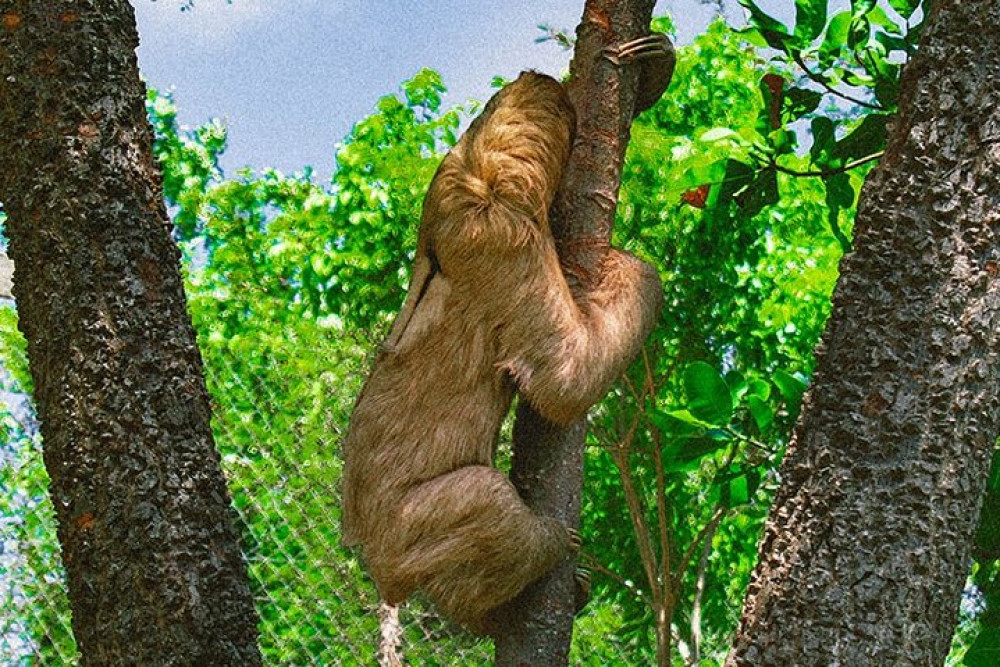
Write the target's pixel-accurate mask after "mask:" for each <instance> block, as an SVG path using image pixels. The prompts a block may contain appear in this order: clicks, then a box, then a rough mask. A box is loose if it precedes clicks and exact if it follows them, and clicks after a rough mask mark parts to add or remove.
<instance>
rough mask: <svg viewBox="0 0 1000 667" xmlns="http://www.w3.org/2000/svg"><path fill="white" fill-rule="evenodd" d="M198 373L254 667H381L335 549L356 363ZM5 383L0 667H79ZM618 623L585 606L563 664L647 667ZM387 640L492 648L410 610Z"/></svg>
mask: <svg viewBox="0 0 1000 667" xmlns="http://www.w3.org/2000/svg"><path fill="white" fill-rule="evenodd" d="M210 346H211V343H209V347H210ZM0 347H2V349H0V353H4V354H6V355H8V356H7V357H6V358H4V359H2V360H0V361H2V363H3V365H4V366H5V367H11V366H16V367H19V368H23V367H24V363H23V362H24V360H23V359H11V358H10V356H9V355H11V354H13V355H23V351H20V350H18V349H16V348H15V347H12V346H0ZM273 352H274V350H272V353H273ZM205 360H206V377H207V380H208V384H209V388H210V393H211V394H212V398H213V406H212V407H213V429H214V431H215V438H216V444H217V446H218V447H219V449H220V451H221V453H222V460H223V467H224V470H225V472H226V475H227V478H228V480H229V484H230V490H231V493H232V496H233V503H234V506H235V508H236V511H237V513H238V515H239V518H240V521H241V529H242V533H243V545H244V549H245V553H246V558H247V562H248V566H249V574H250V581H251V587H252V590H253V594H254V598H255V602H256V607H257V610H258V613H259V615H260V626H259V628H260V644H261V649H262V651H263V654H264V659H265V664H269V665H374V664H378V661H379V655H378V654H379V644H380V637H381V634H382V632H381V630H382V628H381V627H380V615H379V613H378V599H377V595H376V592H375V589H374V586H373V585H372V583H371V582H370V580H369V579H368V577H367V576H366V574H365V573H364V570H363V566H362V563H361V562H360V561H359V558H358V555H357V554H356V553H355V552H353V551H350V550H346V549H343V548H342V547H341V546H340V540H339V509H338V508H339V500H338V494H339V491H338V480H339V476H340V459H339V457H338V455H337V439H338V433H339V429H340V428H342V427H343V425H344V424H346V423H347V422H346V415H347V413H348V411H349V408H350V401H351V397H352V396H353V394H354V391H355V387H354V386H352V384H351V383H354V384H356V383H357V381H358V380H357V378H358V377H360V374H359V373H358V367H359V366H361V365H362V364H363V362H362V361H358V360H354V361H351V360H344V359H340V360H337V359H326V360H325V361H326V362H327V363H326V364H324V365H325V366H326V367H327V368H331V367H334V368H341V366H343V368H341V370H342V371H343V374H341V373H332V372H330V371H329V370H326V371H324V370H319V371H316V372H315V373H313V376H312V377H309V375H310V373H311V372H312V371H310V370H309V369H308V368H307V369H303V368H301V367H299V366H298V364H299V363H300V362H299V360H296V359H291V358H282V357H281V356H280V354H278V355H275V354H269V355H267V356H266V357H265V356H262V357H260V358H257V359H251V360H248V359H247V358H246V357H245V356H241V355H239V354H236V353H234V352H232V351H227V352H220V351H219V350H218V349H214V350H213V349H208V350H206V354H205ZM248 367H251V368H253V372H248ZM303 377H305V378H306V379H307V380H308V381H309V382H308V383H307V384H308V391H305V392H303V391H301V389H302V381H303ZM2 384H3V393H2V401H0V427H2V431H0V666H8V665H25V666H26V665H72V664H76V663H77V661H78V658H77V651H76V645H75V643H74V641H73V636H72V631H71V626H70V612H69V603H68V600H67V597H66V592H65V585H64V579H63V571H62V565H61V562H60V556H59V547H58V542H57V540H56V522H55V515H54V511H53V508H52V504H51V501H50V500H49V497H48V493H47V484H48V478H47V476H46V473H45V468H44V465H43V462H42V457H41V438H40V436H39V431H38V424H37V421H36V419H35V416H34V410H33V407H32V405H31V401H30V398H29V397H28V396H27V395H26V394H25V393H24V391H23V386H22V385H21V384H20V383H19V382H18V381H17V380H16V378H15V377H14V376H13V375H12V374H11V373H10V372H6V371H5V372H3V373H2ZM293 385H294V386H293ZM290 402H296V404H295V405H294V406H292V405H290ZM620 624H621V618H620V614H617V613H616V610H615V609H614V607H613V605H601V604H592V605H591V607H590V608H588V611H587V612H585V613H584V615H583V616H582V617H581V618H580V619H578V622H577V626H576V627H577V632H576V639H575V645H574V647H573V658H572V661H573V664H584V665H605V664H648V663H649V661H650V659H651V655H650V654H649V653H648V649H647V648H643V647H640V646H636V645H633V644H631V643H630V642H628V641H621V640H619V639H618V638H617V634H618V633H617V632H616V628H617V627H619V626H620ZM398 628H399V631H400V637H399V641H398V654H399V657H401V658H402V659H403V661H404V664H410V665H486V664H490V662H491V661H492V657H491V656H492V645H491V642H489V641H488V640H482V639H478V638H476V637H472V636H470V635H468V634H465V633H463V632H461V631H459V630H457V629H456V628H455V627H454V626H452V625H450V624H448V623H447V622H445V621H443V620H442V619H441V618H439V617H438V616H437V615H436V614H435V613H434V612H433V610H432V607H431V606H430V605H429V604H426V603H425V602H424V601H422V600H420V599H419V598H418V599H416V600H413V601H411V602H408V603H407V604H405V605H403V606H402V608H401V609H400V610H399V624H398Z"/></svg>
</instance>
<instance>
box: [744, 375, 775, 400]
mask: <svg viewBox="0 0 1000 667" xmlns="http://www.w3.org/2000/svg"><path fill="white" fill-rule="evenodd" d="M748 393H749V394H751V395H752V396H756V397H758V398H760V399H763V400H765V401H766V400H767V399H768V398H770V396H771V385H770V384H768V383H767V382H764V381H763V380H754V381H752V382H751V383H750V389H749V391H748Z"/></svg>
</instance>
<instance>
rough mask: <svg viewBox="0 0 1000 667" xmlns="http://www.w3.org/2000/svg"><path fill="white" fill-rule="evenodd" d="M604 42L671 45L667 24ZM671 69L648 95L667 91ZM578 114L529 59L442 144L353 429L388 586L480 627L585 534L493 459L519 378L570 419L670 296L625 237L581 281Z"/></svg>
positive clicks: (615, 371)
mask: <svg viewBox="0 0 1000 667" xmlns="http://www.w3.org/2000/svg"><path fill="white" fill-rule="evenodd" d="M606 55H607V57H608V58H609V59H611V60H612V61H613V62H616V63H617V62H631V61H635V60H637V59H639V58H643V57H647V56H650V57H654V58H655V57H658V58H668V59H669V61H670V64H671V66H672V62H673V60H672V50H671V48H670V44H669V42H668V41H666V38H665V37H663V36H662V35H652V36H649V37H646V38H642V39H640V40H636V41H634V42H631V43H628V44H625V45H622V47H621V48H620V49H617V50H616V51H615V52H614V53H610V54H606ZM644 69H645V67H644ZM661 73H662V71H661ZM668 78H669V77H668ZM659 79H660V80H659V81H657V82H654V84H653V88H654V90H652V91H649V90H648V89H647V90H645V91H643V90H642V89H641V90H640V97H639V102H638V104H637V109H638V110H641V109H642V108H643V107H644V106H648V105H649V104H651V103H652V101H655V99H657V98H658V97H659V95H660V93H662V92H663V88H664V87H665V81H663V80H662V79H663V77H662V76H660V77H659ZM637 112H638V111H637ZM575 128H576V120H575V113H574V111H573V107H572V105H571V104H570V101H569V98H568V97H567V95H566V91H565V89H564V88H563V86H562V85H561V84H560V83H559V82H558V81H556V80H555V79H553V78H551V77H548V76H545V75H542V74H538V73H535V72H525V73H523V74H521V75H520V77H518V79H517V80H516V81H514V82H513V83H511V84H509V85H508V86H506V87H505V88H503V89H502V90H501V91H500V92H498V93H497V94H496V95H494V96H493V98H492V99H491V100H490V101H489V102H488V103H487V104H486V106H485V108H484V110H483V112H482V114H481V115H480V116H479V117H478V118H477V119H476V120H474V121H473V123H472V124H471V126H470V127H469V129H468V130H467V131H466V133H465V134H464V135H463V137H462V138H461V140H460V141H459V142H458V143H457V144H456V145H455V146H454V147H453V148H452V149H451V151H450V152H449V153H448V155H447V156H446V157H445V158H444V161H443V162H442V163H441V166H440V167H439V168H438V171H437V173H436V174H435V176H434V179H433V180H432V182H431V185H430V188H429V190H428V192H427V195H426V198H425V200H424V206H423V215H422V218H421V223H420V230H419V237H418V242H417V253H416V258H415V262H414V266H413V275H412V280H411V283H410V288H409V292H408V294H407V297H406V300H405V302H404V304H403V307H402V310H401V311H400V313H399V315H398V316H397V318H396V320H395V322H394V324H393V326H392V328H391V330H390V332H389V335H388V339H387V340H386V341H385V343H384V344H383V346H382V348H381V349H380V351H379V353H378V355H377V357H376V359H375V363H374V366H373V369H372V371H371V374H370V376H369V377H368V379H367V381H366V383H365V385H364V387H363V389H362V391H361V394H360V395H359V397H358V399H357V402H356V404H355V407H354V411H353V414H352V417H351V423H350V428H349V431H348V434H347V436H346V437H345V440H344V442H343V452H344V477H343V494H344V505H343V512H342V520H343V534H344V542H345V543H346V544H348V545H351V544H360V545H361V547H362V551H363V555H364V559H365V562H366V563H367V566H368V569H369V571H370V573H371V575H372V577H373V579H374V580H375V582H376V585H377V587H378V590H379V594H380V595H381V596H382V598H383V599H384V600H385V601H386V602H388V603H390V604H398V603H399V602H401V601H402V600H404V599H405V598H407V597H408V596H409V595H410V594H411V593H412V592H414V591H415V590H417V589H422V590H423V591H424V592H425V593H426V594H427V595H428V596H429V597H430V598H431V600H432V601H433V602H434V603H435V605H436V606H437V607H438V609H439V610H440V611H442V612H443V613H444V614H445V615H446V616H448V617H449V618H451V619H452V620H454V621H456V622H458V623H459V624H461V625H463V626H465V627H466V628H468V629H471V630H473V631H474V632H485V631H487V630H486V627H487V620H488V617H489V614H490V612H491V611H492V610H494V609H495V608H496V607H498V606H500V605H501V604H503V603H505V602H507V601H508V600H511V599H512V598H513V597H515V596H516V595H517V594H518V593H519V592H520V591H521V590H522V589H524V588H525V586H527V585H528V584H530V583H531V582H533V581H534V580H536V579H538V578H540V577H541V576H543V575H545V574H546V573H548V572H549V571H550V570H552V569H553V568H554V567H555V566H556V565H557V564H558V563H559V562H560V561H562V560H563V559H565V558H567V557H569V556H571V555H572V554H573V553H574V552H575V551H576V549H577V548H578V547H579V544H580V542H579V537H578V535H577V534H576V532H575V531H574V530H572V529H570V528H569V527H567V526H566V525H564V524H563V523H561V522H559V521H557V520H556V519H553V518H550V517H544V516H539V515H538V514H535V513H534V512H533V511H532V510H530V509H529V508H528V507H527V506H526V505H525V504H524V502H523V501H522V499H521V498H520V497H519V495H518V493H517V491H516V490H515V488H514V486H513V485H512V484H511V482H510V480H509V479H508V478H507V476H506V475H505V474H503V473H502V472H500V471H498V470H497V469H496V468H495V467H493V460H494V454H495V450H496V446H497V442H498V438H499V432H500V428H501V423H502V421H503V419H504V417H505V416H506V414H507V413H508V411H509V409H510V406H511V402H512V399H513V397H514V394H515V392H517V393H519V395H520V397H521V400H526V401H528V402H529V403H530V404H531V405H532V406H533V407H534V408H535V409H536V410H537V411H538V412H539V414H541V415H542V416H544V417H545V418H547V419H548V420H550V421H552V422H554V423H557V424H567V423H571V422H573V421H575V420H578V419H581V418H582V417H584V416H585V414H586V411H587V410H588V408H589V407H590V406H591V405H593V404H594V403H595V402H597V401H598V400H600V399H601V398H602V396H603V395H604V394H605V393H606V392H607V390H608V389H609V387H610V386H611V384H612V383H613V382H614V380H615V379H616V378H617V377H618V376H619V375H620V374H621V373H622V372H623V371H624V369H625V367H626V366H627V364H628V363H629V362H630V361H631V360H632V359H633V358H634V357H635V355H636V354H638V352H639V350H640V348H641V346H642V343H643V341H644V340H645V338H646V336H647V334H648V333H649V331H650V330H651V329H652V327H653V325H654V323H655V321H656V318H657V316H658V313H659V309H660V305H661V301H662V287H661V284H660V281H659V277H658V275H657V272H656V270H655V269H654V268H653V267H651V266H649V265H647V264H645V263H643V262H641V261H639V260H638V259H636V258H635V257H632V256H631V255H628V254H626V253H624V252H621V251H619V250H615V249H610V250H609V251H608V253H607V255H606V257H605V258H604V260H603V263H602V265H601V270H600V279H599V281H598V284H597V286H596V287H595V288H594V289H592V290H591V291H585V292H583V293H580V292H579V291H577V292H572V291H571V290H570V288H569V286H568V284H567V281H566V278H565V276H564V274H563V272H562V270H561V268H560V264H559V257H558V255H557V253H556V245H555V241H554V239H553V236H552V232H551V230H550V227H549V218H548V215H549V209H550V207H551V205H552V202H553V199H554V197H555V193H556V190H557V188H558V187H559V181H560V178H561V176H562V173H563V169H564V167H565V165H566V162H567V159H568V157H569V154H570V149H571V147H572V143H573V138H574V134H575Z"/></svg>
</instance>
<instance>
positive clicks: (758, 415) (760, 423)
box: [747, 394, 774, 431]
mask: <svg viewBox="0 0 1000 667" xmlns="http://www.w3.org/2000/svg"><path fill="white" fill-rule="evenodd" d="M747 403H748V404H749V405H750V414H751V415H753V420H754V422H756V424H757V430H759V431H764V430H765V429H766V428H767V427H768V426H770V425H771V423H772V422H773V421H774V410H772V409H771V406H770V405H768V403H767V401H765V400H764V399H762V398H760V397H759V396H756V395H753V394H751V395H750V396H748V397H747Z"/></svg>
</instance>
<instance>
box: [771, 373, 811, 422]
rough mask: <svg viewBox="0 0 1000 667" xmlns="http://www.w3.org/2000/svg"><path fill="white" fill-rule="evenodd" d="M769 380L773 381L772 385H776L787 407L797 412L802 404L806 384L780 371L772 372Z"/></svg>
mask: <svg viewBox="0 0 1000 667" xmlns="http://www.w3.org/2000/svg"><path fill="white" fill-rule="evenodd" d="M771 379H772V380H774V384H775V385H777V387H778V391H780V392H781V396H782V397H783V398H784V399H785V402H786V403H788V405H789V407H790V408H792V410H793V411H794V412H798V409H799V406H800V405H801V404H802V395H803V394H804V393H805V391H806V383H805V382H803V381H802V380H800V379H799V378H797V377H795V376H794V375H791V374H790V373H787V372H785V371H783V370H780V369H779V370H777V371H775V372H774V376H773V377H772V378H771Z"/></svg>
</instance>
